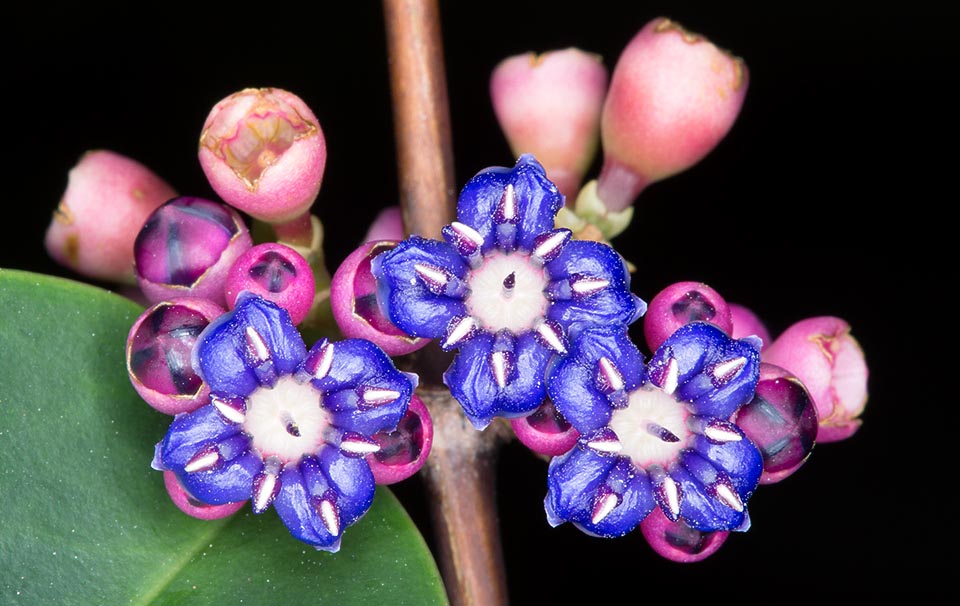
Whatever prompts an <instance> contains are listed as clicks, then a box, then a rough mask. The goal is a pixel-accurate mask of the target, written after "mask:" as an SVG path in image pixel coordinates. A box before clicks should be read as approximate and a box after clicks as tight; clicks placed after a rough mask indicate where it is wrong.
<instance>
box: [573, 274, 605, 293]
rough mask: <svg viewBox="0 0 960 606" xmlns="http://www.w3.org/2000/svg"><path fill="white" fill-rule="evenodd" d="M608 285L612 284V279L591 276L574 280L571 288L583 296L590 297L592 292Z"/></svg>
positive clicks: (596, 291)
mask: <svg viewBox="0 0 960 606" xmlns="http://www.w3.org/2000/svg"><path fill="white" fill-rule="evenodd" d="M607 286H610V280H604V279H603V278H590V277H585V278H580V279H579V280H573V281H572V282H571V284H570V288H571V289H572V290H573V292H574V293H575V294H577V295H580V296H583V297H588V296H590V295H592V294H595V293H598V292H600V291H601V290H603V289H604V288H606V287H607Z"/></svg>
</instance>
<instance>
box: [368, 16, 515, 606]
mask: <svg viewBox="0 0 960 606" xmlns="http://www.w3.org/2000/svg"><path fill="white" fill-rule="evenodd" d="M383 6H384V20H385V23H386V33H387V53H388V60H389V64H390V82H391V94H392V98H393V113H394V129H395V132H396V142H397V164H398V169H399V175H400V204H401V207H402V208H403V223H404V229H405V230H406V232H407V234H419V235H422V236H424V237H428V238H439V237H440V230H441V228H442V227H443V226H444V225H446V224H447V223H449V222H450V221H451V220H452V218H453V208H454V204H453V202H454V195H455V190H454V185H453V151H452V149H453V148H452V144H451V135H450V117H449V108H448V106H447V87H446V77H445V74H444V65H443V45H442V42H441V36H440V16H439V11H438V7H437V0H384V2H383ZM417 353H418V354H419V355H415V356H414V357H413V358H412V359H411V362H412V364H413V368H412V370H414V371H415V372H417V373H418V374H419V375H420V377H421V378H420V387H419V388H418V394H419V395H420V397H421V399H422V400H423V402H424V404H425V405H426V406H427V408H428V409H429V411H430V414H431V416H432V417H433V424H434V437H433V448H432V450H431V452H430V456H429V457H428V458H427V462H426V464H425V465H424V468H423V471H422V473H423V474H424V481H425V483H426V485H427V489H428V491H429V493H430V502H431V513H432V516H433V521H434V527H435V530H436V533H435V534H436V541H437V547H436V555H437V558H438V564H439V566H440V571H441V573H442V574H443V578H444V584H445V585H446V589H447V595H448V596H449V598H450V602H451V604H452V605H453V606H503V605H505V604H507V590H506V575H505V572H504V567H503V551H502V547H501V544H500V532H499V528H498V524H497V516H496V499H495V497H494V467H495V460H496V451H497V447H498V445H499V442H500V436H501V435H502V431H500V429H502V426H501V425H498V424H494V425H491V427H489V428H487V429H486V430H484V431H482V432H481V431H477V430H476V429H474V428H473V427H472V426H471V425H470V423H469V422H468V421H467V420H466V418H465V417H464V415H463V412H462V411H461V410H460V407H459V405H458V404H457V402H456V401H455V400H454V399H453V397H452V396H451V394H450V391H449V390H448V389H447V388H446V387H444V386H443V384H442V381H441V378H440V377H441V375H442V371H443V369H444V368H446V365H447V364H448V363H449V361H450V359H449V355H446V354H444V353H443V352H441V351H440V350H439V348H438V347H436V346H435V345H431V346H428V347H427V348H425V349H423V350H420V352H417Z"/></svg>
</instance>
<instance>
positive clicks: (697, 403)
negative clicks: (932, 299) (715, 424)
mask: <svg viewBox="0 0 960 606" xmlns="http://www.w3.org/2000/svg"><path fill="white" fill-rule="evenodd" d="M670 358H673V359H675V360H676V362H677V369H678V387H677V390H676V392H675V397H676V398H677V399H678V400H681V401H686V402H690V403H691V405H692V409H693V411H694V413H695V414H698V415H704V416H711V417H717V418H719V419H724V420H726V419H729V418H730V416H731V415H733V413H734V412H736V410H737V409H738V408H740V407H741V406H743V405H744V404H746V403H747V402H749V401H750V400H751V399H752V398H753V394H754V391H755V390H756V387H757V381H758V379H759V378H760V352H759V350H758V349H757V348H756V346H755V345H754V342H753V341H752V340H748V339H740V340H734V339H731V338H730V337H729V336H727V334H726V333H724V332H723V331H722V330H720V329H719V328H717V327H716V326H714V325H713V324H709V323H706V322H693V323H691V324H686V325H684V326H681V327H680V328H678V329H677V330H676V331H675V332H674V333H673V334H672V335H670V336H669V337H668V338H667V339H666V340H665V341H664V342H663V344H661V345H660V347H659V348H657V351H656V352H655V353H654V354H653V357H652V358H651V359H650V364H649V367H648V372H649V375H650V377H651V378H652V379H654V381H655V382H656V380H655V378H656V376H657V375H658V373H660V372H662V371H663V369H665V368H666V365H667V362H668V360H669V359H670ZM738 358H743V359H744V363H743V366H742V368H740V370H739V371H738V372H736V373H735V374H734V375H733V376H732V377H729V378H725V379H724V380H719V379H718V377H717V376H716V374H715V372H714V371H715V369H717V368H718V366H719V365H722V364H724V363H726V362H729V361H731V360H736V359H738Z"/></svg>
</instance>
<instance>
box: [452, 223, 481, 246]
mask: <svg viewBox="0 0 960 606" xmlns="http://www.w3.org/2000/svg"><path fill="white" fill-rule="evenodd" d="M450 227H451V228H452V229H453V231H455V232H456V233H457V235H458V236H460V237H461V238H463V239H465V240H469V241H470V242H471V243H472V244H473V245H474V248H480V247H481V246H483V236H481V235H480V232H478V231H477V230H475V229H474V228H472V227H470V226H469V225H466V224H464V223H460V222H459V221H454V222H453V223H451V224H450Z"/></svg>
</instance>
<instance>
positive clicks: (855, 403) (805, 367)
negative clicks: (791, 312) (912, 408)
mask: <svg viewBox="0 0 960 606" xmlns="http://www.w3.org/2000/svg"><path fill="white" fill-rule="evenodd" d="M762 359H763V361H764V362H767V363H770V364H776V365H777V366H781V367H783V368H785V369H787V370H788V371H790V372H792V373H793V374H794V375H796V376H797V378H799V379H800V380H801V381H803V385H804V387H806V388H807V391H808V392H810V396H811V397H812V398H813V402H814V404H815V405H816V407H817V416H818V417H819V419H820V428H819V431H818V433H817V441H818V442H836V441H839V440H844V439H846V438H848V437H850V436H851V435H853V433H854V432H856V431H857V429H858V428H859V427H860V424H861V420H860V418H859V417H860V415H861V413H863V410H864V408H865V407H866V404H867V377H868V374H869V373H868V369H867V361H866V358H865V357H864V354H863V349H861V348H860V344H859V343H858V342H857V340H856V339H855V338H854V337H853V335H851V334H850V325H849V324H848V323H847V322H846V321H844V320H842V319H840V318H836V317H833V316H819V317H815V318H807V319H806V320H801V321H799V322H797V323H795V324H793V325H792V326H790V327H789V328H787V330H785V331H784V332H783V333H782V334H781V335H780V336H778V337H777V338H776V339H775V340H774V341H773V342H772V343H771V344H770V346H769V347H767V348H765V349H764V351H763V357H762Z"/></svg>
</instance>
